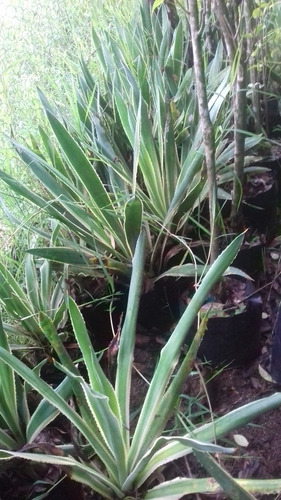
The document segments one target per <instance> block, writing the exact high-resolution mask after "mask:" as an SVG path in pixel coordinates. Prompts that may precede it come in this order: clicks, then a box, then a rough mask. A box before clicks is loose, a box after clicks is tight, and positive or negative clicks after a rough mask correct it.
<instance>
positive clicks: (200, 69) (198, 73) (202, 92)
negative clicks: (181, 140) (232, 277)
mask: <svg viewBox="0 0 281 500" xmlns="http://www.w3.org/2000/svg"><path fill="white" fill-rule="evenodd" d="M187 7H188V11H189V28H190V34H191V42H192V50H193V59H194V74H195V84H196V93H197V101H198V110H199V118H200V124H201V127H202V132H203V144H204V153H205V165H206V171H207V183H208V192H209V212H210V227H211V242H210V258H211V262H213V261H214V260H215V259H216V258H217V256H218V248H219V247H218V234H219V231H218V223H217V181H216V164H215V151H216V147H215V134H214V126H213V123H212V121H211V118H210V114H209V108H208V97H207V88H206V76H205V67H204V58H203V47H202V40H201V33H200V23H199V12H198V2H197V0H187Z"/></svg>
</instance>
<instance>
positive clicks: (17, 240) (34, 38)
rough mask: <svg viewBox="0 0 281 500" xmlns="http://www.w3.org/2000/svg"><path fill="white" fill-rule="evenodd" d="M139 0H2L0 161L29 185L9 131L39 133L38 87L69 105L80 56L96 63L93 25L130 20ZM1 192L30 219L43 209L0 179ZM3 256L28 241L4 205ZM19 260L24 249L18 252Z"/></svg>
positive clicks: (22, 135)
mask: <svg viewBox="0 0 281 500" xmlns="http://www.w3.org/2000/svg"><path fill="white" fill-rule="evenodd" d="M136 4H137V0H127V1H126V2H124V1H123V0H105V1H103V2H100V1H99V0H92V1H91V2H89V1H88V0H59V1H58V0H48V2H46V1H45V0H38V2H33V1H32V0H13V2H12V1H11V0H0V9H1V18H0V162H1V168H4V170H6V172H7V173H9V174H10V175H13V176H14V177H17V179H19V180H21V181H22V182H23V183H24V184H25V185H27V186H29V187H30V186H31V185H33V184H34V182H35V181H34V179H32V178H31V177H30V175H29V174H28V173H27V171H26V168H25V167H24V165H23V164H22V162H20V161H19V159H18V157H17V156H16V154H15V153H14V151H13V150H12V148H11V146H10V143H9V137H10V136H11V135H14V136H15V137H16V139H17V140H18V141H19V142H26V141H28V138H29V136H30V134H33V135H34V136H35V137H36V138H37V136H38V135H37V127H38V125H39V123H42V119H43V115H42V111H41V105H40V102H39V99H38V96H37V87H39V88H40V89H41V90H43V91H44V93H45V94H46V95H47V96H48V98H49V100H50V102H56V104H57V105H58V106H60V107H62V108H64V107H65V106H66V104H67V105H68V107H69V101H71V95H72V88H73V83H74V82H75V81H76V77H77V74H78V71H79V59H80V58H81V56H82V57H83V58H84V59H85V60H86V61H87V63H88V64H89V65H90V66H91V67H92V68H95V54H94V50H93V43H92V36H91V30H92V26H95V28H96V29H98V28H99V27H102V26H108V29H111V28H112V24H113V23H112V20H113V18H114V17H118V18H120V20H121V21H122V22H124V23H126V22H127V21H128V19H129V17H130V16H131V15H132V13H133V9H134V6H135V5H136ZM0 197H1V198H3V199H4V201H5V204H6V205H7V207H8V209H9V210H10V211H12V212H13V214H14V215H16V217H18V218H19V219H20V220H21V222H25V223H26V224H27V225H28V224H29V222H30V221H31V220H32V221H34V220H36V221H39V223H41V222H40V220H41V219H42V217H41V218H40V214H38V213H37V212H36V211H35V209H33V208H32V207H30V206H29V205H27V203H25V202H24V201H23V200H21V199H19V198H18V197H16V196H15V195H14V194H12V193H11V192H9V191H8V190H7V187H6V186H4V184H0ZM0 231H1V237H0V258H2V259H3V258H5V259H6V258H8V259H10V258H11V257H12V254H13V252H12V250H13V248H14V247H16V249H17V253H18V254H19V253H20V254H21V253H22V252H23V251H24V250H25V248H27V247H28V235H27V234H26V230H23V231H22V230H21V229H20V228H19V227H18V228H16V229H15V227H14V226H13V225H12V224H11V223H9V221H8V220H7V219H6V217H3V216H2V213H1V208H0ZM16 258H17V260H18V259H20V260H21V255H20V256H19V255H16Z"/></svg>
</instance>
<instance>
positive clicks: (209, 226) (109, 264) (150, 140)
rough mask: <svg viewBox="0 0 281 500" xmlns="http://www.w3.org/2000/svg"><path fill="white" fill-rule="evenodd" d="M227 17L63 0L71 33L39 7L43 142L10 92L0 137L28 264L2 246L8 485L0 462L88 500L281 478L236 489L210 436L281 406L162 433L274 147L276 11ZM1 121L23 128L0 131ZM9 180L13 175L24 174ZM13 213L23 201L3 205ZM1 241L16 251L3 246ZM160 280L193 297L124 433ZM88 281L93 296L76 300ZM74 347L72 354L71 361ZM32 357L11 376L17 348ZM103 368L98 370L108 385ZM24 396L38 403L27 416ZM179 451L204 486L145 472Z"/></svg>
mask: <svg viewBox="0 0 281 500" xmlns="http://www.w3.org/2000/svg"><path fill="white" fill-rule="evenodd" d="M238 3H239V2H238ZM238 3H235V4H234V5H228V4H225V3H224V2H221V0H215V1H214V2H208V1H202V2H197V1H194V0H187V2H186V5H185V6H181V5H180V3H178V2H173V1H167V2H165V1H155V2H150V1H148V0H146V1H144V2H142V3H141V4H140V6H139V5H138V4H132V8H131V11H132V9H133V7H134V9H135V14H134V16H133V18H131V15H130V16H129V18H130V19H129V20H128V19H127V18H126V16H127V15H128V14H131V12H130V13H129V12H128V6H127V7H126V9H127V10H126V9H124V8H122V10H121V6H120V5H119V4H118V16H117V17H115V16H114V13H115V11H116V7H117V6H116V5H114V6H113V5H111V4H109V6H108V7H107V10H105V11H102V10H101V11H100V13H99V15H100V17H98V19H99V22H97V13H96V12H91V11H88V10H87V8H86V6H85V5H83V3H81V2H79V4H77V5H76V4H75V2H71V3H70V5H69V6H67V7H66V12H67V13H68V18H67V23H68V27H66V24H65V23H61V19H60V13H59V11H57V10H56V8H55V6H54V9H53V11H52V12H53V16H54V19H51V21H52V22H54V23H56V22H58V21H60V26H62V28H63V31H62V32H61V34H60V35H59V34H58V37H61V38H62V40H60V43H59V47H60V51H56V50H55V49H54V54H53V53H52V54H53V55H52V54H51V55H50V57H51V58H52V62H53V60H54V59H53V58H57V59H56V63H55V64H53V63H52V65H49V64H47V65H46V67H45V68H44V72H43V73H40V74H38V73H37V70H36V73H35V68H36V65H37V58H36V52H33V47H34V45H35V44H36V43H37V42H36V40H37V39H36V40H32V46H31V49H32V57H30V58H29V64H34V66H33V72H32V75H33V77H34V80H36V81H35V82H34V85H33V83H32V85H31V88H32V92H31V100H30V106H29V107H31V108H32V110H33V111H32V113H30V114H29V120H30V123H31V122H39V126H38V127H37V126H36V127H34V129H32V130H29V128H28V125H27V122H25V120H26V118H25V114H24V113H25V109H26V106H27V105H26V104H24V105H23V106H22V102H21V99H20V96H19V99H17V96H16V95H15V102H14V103H13V106H14V108H13V112H12V113H10V116H11V119H12V122H11V123H10V124H7V125H11V126H12V137H11V138H10V139H9V144H11V147H12V149H11V151H13V152H12V153H11V151H10V152H9V153H7V152H6V153H5V162H4V165H3V167H2V169H1V170H0V179H1V181H2V182H1V184H2V186H5V187H3V188H2V189H3V190H4V189H5V193H6V194H5V196H3V199H2V206H3V209H4V212H5V214H6V215H8V216H9V218H10V221H12V222H13V224H14V225H15V226H16V227H18V228H23V231H24V232H25V233H24V234H27V232H28V234H29V235H31V236H30V237H26V239H24V245H26V244H27V243H28V246H29V248H28V249H27V251H26V252H24V255H23V254H22V253H21V252H17V249H16V253H17V259H20V266H21V273H20V274H15V273H14V267H13V266H12V265H10V266H9V265H7V260H5V261H4V258H3V262H2V263H0V304H1V307H2V317H3V321H1V323H0V372H1V382H0V447H1V450H0V460H2V461H3V462H2V463H3V464H4V465H5V466H4V467H3V471H4V470H5V468H6V467H7V462H8V467H9V461H11V462H10V463H11V464H13V462H12V460H11V459H12V458H15V457H18V458H24V459H26V460H28V461H31V462H33V463H35V462H38V463H48V464H55V465H57V466H58V467H59V469H60V470H61V471H62V474H64V473H66V474H67V475H69V477H71V478H72V479H74V480H76V481H78V482H80V483H82V484H84V485H86V486H87V487H89V488H90V489H91V490H92V491H94V492H97V493H98V494H99V495H101V498H145V499H149V498H159V499H163V498H170V499H171V498H175V499H176V498H181V497H182V496H183V495H185V494H189V493H197V492H213V491H221V490H223V491H224V492H225V494H226V495H227V496H229V497H231V498H242V499H244V498H245V499H246V498H253V496H252V493H251V492H257V493H275V492H278V491H280V489H281V479H279V478H276V480H274V481H269V480H264V481H256V480H239V479H237V478H232V477H231V476H230V475H229V474H228V473H227V472H226V471H225V470H224V468H223V467H222V466H221V465H220V463H219V461H217V460H216V459H215V458H214V457H213V456H212V455H211V454H221V453H227V454H231V453H233V452H234V448H233V447H225V446H223V445H220V444H218V443H217V440H219V439H220V438H221V437H222V436H224V435H225V434H227V433H228V432H229V431H230V430H232V429H235V428H236V427H238V426H241V425H243V424H245V423H247V422H250V421H251V420H252V419H253V418H254V417H255V416H257V415H260V414H262V413H263V412H265V411H268V410H269V409H273V408H276V407H277V406H279V405H280V404H281V394H280V393H276V394H273V395H272V396H269V397H267V398H265V399H262V400H258V401H254V402H252V403H250V404H247V405H244V406H243V407H241V408H239V409H238V410H234V411H232V412H229V413H227V414H226V415H224V416H222V417H219V418H215V417H214V416H212V418H211V419H210V421H208V422H206V423H205V424H204V425H201V424H200V425H198V426H197V427H196V428H193V426H190V427H189V428H186V427H185V428H177V429H176V431H175V430H174V431H173V432H170V433H168V432H167V429H168V423H169V422H170V419H171V415H173V414H176V413H177V401H178V399H179V396H180V393H181V389H182V385H183V382H184V380H185V379H186V378H187V377H188V376H189V374H190V372H191V371H192V368H193V364H194V361H195V359H196V354H197V351H198V348H199V345H200V342H201V340H202V337H203V335H204V333H205V330H206V327H207V321H208V314H207V315H206V314H205V315H204V314H203V315H202V314H200V309H201V307H202V306H203V305H204V304H205V302H206V300H209V298H208V297H209V294H210V293H213V292H214V290H215V285H216V284H217V282H218V281H219V280H220V279H221V278H222V277H223V276H224V275H225V273H227V274H230V273H233V272H235V273H236V274H238V275H239V276H240V277H243V278H245V273H244V272H243V271H242V270H237V269H236V270H233V268H229V266H230V265H231V263H232V262H233V260H234V259H235V257H236V255H237V253H238V251H239V249H240V247H241V245H242V243H243V242H244V241H245V238H247V236H245V234H244V213H243V203H242V200H243V196H244V187H245V180H246V179H247V175H248V174H253V173H255V174H258V173H263V172H264V170H265V169H264V168H263V167H260V166H257V165H256V164H255V163H256V162H255V160H256V159H257V158H258V157H259V155H260V154H261V152H263V151H266V152H268V151H270V145H271V142H270V141H271V139H270V135H271V134H272V133H273V132H275V130H273V129H272V126H270V124H269V122H268V109H269V103H270V102H271V101H272V100H273V99H274V102H278V99H279V93H280V78H281V73H280V69H279V67H278V66H277V65H276V57H278V49H276V45H277V44H276V41H277V40H279V38H280V33H279V32H278V28H276V26H278V24H277V23H276V21H277V20H278V18H279V17H280V15H281V14H280V7H279V5H278V3H277V4H275V3H274V2H269V3H266V4H264V3H262V2H253V1H251V0H242V2H240V3H239V5H238ZM114 9H115V10H114ZM95 16H96V17H95ZM78 19H80V24H78V23H77V20H78ZM81 19H82V20H83V19H86V22H84V21H81ZM93 19H94V20H95V22H94V23H93V29H92V33H91V38H90V27H89V26H88V24H91V23H89V21H92V20H93ZM125 21H126V22H125ZM42 22H43V21H42ZM46 22H47V21H46ZM48 22H50V20H49V21H48ZM76 23H77V26H76ZM70 27H71V36H70V34H69V28H70ZM87 30H88V31H87ZM85 31H86V36H84V32H85ZM45 32H48V28H47V29H45V28H44V26H43V24H42V30H41V32H40V33H45ZM38 33H39V31H37V32H36V35H37V36H38ZM245 34H246V35H245ZM261 34H262V35H263V37H261ZM88 37H89V38H88ZM90 40H91V41H90ZM39 43H40V40H39ZM27 49H28V47H27V48H26V50H27ZM276 51H277V52H276ZM62 53H63V61H61V57H62ZM17 63H18V59H16V60H15V65H16V64H17ZM53 71H54V73H53ZM16 74H17V72H16V71H15V73H14V75H15V76H16ZM36 74H37V75H38V76H36ZM45 78H46V79H45ZM35 84H36V86H37V87H39V90H38V91H37V92H38V95H39V98H38V101H37V100H36V105H34V102H35V100H34V99H35V97H34V89H35ZM36 99H37V98H36ZM19 101H20V104H19ZM39 101H41V108H40V109H43V111H44V117H41V112H39V111H37V109H38V108H37V102H39ZM5 102H6V103H9V105H11V103H12V101H11V99H10V100H6V101H5ZM7 105H8V104H7ZM14 109H15V110H16V112H17V113H18V114H19V116H20V117H21V120H17V121H15V120H14V118H13V116H14ZM34 113H35V114H34ZM6 115H7V112H5V117H6ZM5 120H6V118H5ZM23 121H24V122H25V123H24V125H23V126H22V125H21V123H23ZM5 123H7V121H5ZM277 125H278V124H277ZM267 154H268V153H267ZM15 155H17V160H15V159H14V156H15ZM18 162H19V163H18ZM14 165H17V166H16V167H14ZM18 165H24V166H25V169H24V174H23V175H22V174H21V173H20V172H21V170H19V167H18ZM21 168H22V167H21ZM9 197H11V198H9ZM11 199H12V200H20V201H18V202H17V203H18V209H16V207H15V205H14V202H13V201H12V202H11ZM9 200H10V201H9ZM227 203H229V204H230V205H229V206H230V208H228V215H227V216H226V217H225V216H224V209H225V207H226V206H227ZM23 207H27V208H26V209H25V208H24V210H27V211H28V218H26V217H22V214H21V212H22V211H23ZM31 214H32V215H31ZM250 236H251V235H250ZM250 236H248V238H250ZM21 238H22V236H21ZM23 238H25V237H23ZM28 240H29V241H28ZM202 240H204V245H206V242H207V253H206V254H205V253H204V251H203V252H202V249H203V250H204V248H205V246H204V245H202ZM14 245H15V246H16V247H18V246H23V243H22V242H21V240H20V239H19V238H17V237H16V238H15V240H14ZM171 279H172V280H174V281H173V283H181V286H182V283H185V284H186V283H187V280H191V282H192V288H193V290H195V293H193V294H191V295H190V298H189V300H188V305H187V307H186V308H185V309H184V311H183V312H182V315H181V317H180V319H179V321H178V322H177V325H176V326H175V328H174V329H173V330H171V331H170V335H169V337H168V338H167V339H166V344H165V346H164V347H163V349H162V350H161V354H160V358H159V361H158V363H157V365H156V366H155V369H154V372H153V376H152V378H151V380H150V381H149V384H148V385H147V391H146V395H145V397H144V401H143V404H142V406H141V408H139V412H138V413H137V415H134V417H135V419H134V420H133V421H132V408H131V400H130V398H131V385H132V377H133V371H134V363H133V357H134V346H135V340H136V328H137V324H138V309H139V305H140V303H141V300H142V297H143V295H145V293H147V292H149V291H151V290H152V289H154V288H156V287H157V286H160V285H161V283H166V282H167V280H171ZM87 280H88V281H87ZM89 280H90V283H91V286H92V288H91V293H89V291H88V290H87V289H86V287H85V286H84V285H83V283H86V282H89ZM159 283H160V285H159ZM188 283H190V281H188ZM121 285H122V287H123V288H122V287H121ZM186 286H187V285H186ZM189 287H190V285H189ZM121 288H122V290H123V295H124V297H123V299H124V300H123V302H122V304H123V309H122V311H121V314H120V318H119V323H118V325H117V326H116V325H114V321H113V319H112V317H113V313H114V310H115V308H116V307H117V306H116V304H117V305H118V304H119V302H118V300H119V296H120V289H121ZM78 289H79V293H78V292H77V290H78ZM124 290H126V291H125V292H124ZM77 297H78V299H79V300H77ZM81 297H82V298H83V300H82V302H81ZM100 303H102V304H105V309H106V313H107V315H108V316H109V317H110V321H111V322H112V330H113V331H112V340H111V342H110V343H108V345H107V346H106V349H105V352H104V353H98V352H96V351H95V349H94V347H93V339H92V338H91V335H90V332H89V329H88V328H87V327H88V325H87V324H85V321H84V317H83V314H82V313H83V307H85V306H87V307H89V306H92V307H93V309H94V308H95V305H96V304H98V305H99V304H100ZM196 318H197V331H196V329H194V328H192V326H193V325H194V322H195V321H196ZM69 339H70V340H71V342H72V343H73V342H75V344H76V345H77V351H78V352H77V351H75V354H74V355H71V353H70V352H69V350H68V348H67V342H69ZM15 342H17V346H15V345H14V343H15ZM27 345H28V356H27V358H28V362H27V363H25V362H23V359H24V358H23V359H20V358H21V357H20V356H19V355H18V351H19V352H20V351H21V350H24V352H26V351H27ZM183 346H185V347H183ZM15 347H16V348H15ZM37 353H39V354H37ZM102 354H103V355H102ZM46 363H47V364H48V363H49V364H51V365H52V366H54V368H55V371H56V372H57V373H59V374H60V382H59V383H58V384H56V385H55V386H54V387H53V386H52V385H50V384H48V383H47V382H46V381H45V380H44V378H43V377H42V376H41V371H42V369H43V368H42V367H43V366H44V365H46ZM105 366H107V367H108V366H109V367H111V368H112V367H113V369H111V370H110V373H109V374H108V373H107V370H106V369H105ZM108 371H109V370H108ZM32 391H36V394H37V396H36V397H37V398H39V400H40V403H39V404H38V405H37V406H36V409H35V410H34V408H33V409H31V407H32V405H31V404H30V401H31V395H32ZM58 415H62V416H63V417H64V419H63V421H64V422H67V421H68V422H70V424H71V428H75V438H74V437H73V435H74V434H73V432H70V433H69V435H68V434H67V438H66V441H65V442H63V443H60V444H53V443H52V445H51V446H50V445H47V444H46V442H45V438H44V431H45V429H46V427H47V426H48V424H50V422H52V421H53V420H54V419H55V418H56V417H57V416H58ZM132 422H133V423H132ZM66 425H67V424H66ZM191 453H193V454H194V456H195V457H196V459H197V460H198V461H199V462H200V463H201V464H202V465H203V467H204V468H205V469H206V471H207V472H208V474H209V475H210V476H211V477H210V478H204V477H202V478H196V479H187V478H184V477H180V478H175V479H170V480H169V479H166V478H165V469H164V472H163V474H162V475H161V474H159V475H157V474H156V475H155V472H156V471H157V470H158V469H159V468H161V467H162V466H163V465H164V464H167V463H170V462H173V461H174V460H176V459H177V458H179V457H183V456H185V455H188V454H191ZM11 467H12V465H11ZM0 474H1V461H0ZM212 478H213V479H215V480H216V482H214V481H213V479H212ZM32 498H34V497H32ZM40 498H42V497H40Z"/></svg>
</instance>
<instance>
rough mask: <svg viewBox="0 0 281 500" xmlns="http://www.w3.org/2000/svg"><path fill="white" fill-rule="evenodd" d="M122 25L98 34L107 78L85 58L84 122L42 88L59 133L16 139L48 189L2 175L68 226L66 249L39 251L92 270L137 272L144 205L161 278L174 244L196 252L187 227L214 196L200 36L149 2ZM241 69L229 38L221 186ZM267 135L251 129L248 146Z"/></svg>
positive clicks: (80, 110) (217, 96) (212, 85)
mask: <svg viewBox="0 0 281 500" xmlns="http://www.w3.org/2000/svg"><path fill="white" fill-rule="evenodd" d="M115 32H117V33H118V36H116V35H114V36H113V35H110V34H107V33H106V31H105V30H104V31H102V32H100V33H97V32H96V31H94V32H93V40H94V43H95V46H96V55H97V57H98V58H99V62H100V68H101V71H102V74H103V78H102V81H98V82H96V81H95V80H94V78H93V76H92V75H91V73H90V71H89V70H88V68H87V66H86V64H85V63H84V62H83V61H82V63H81V67H82V70H81V77H80V79H79V89H78V90H77V93H76V97H75V99H76V102H75V103H72V108H73V107H75V106H76V114H75V119H73V120H71V119H70V116H71V113H68V115H67V117H66V118H64V117H62V116H61V113H60V111H59V110H58V109H55V108H54V107H52V106H51V105H50V103H49V102H48V100H47V99H46V97H45V96H44V95H43V94H42V93H41V92H39V95H40V98H41V102H42V105H43V108H44V110H45V113H46V116H47V119H48V122H49V125H50V127H51V133H50V131H49V130H48V129H45V128H44V129H43V128H41V127H40V134H41V139H42V141H41V142H42V143H43V146H42V145H41V146H39V145H37V144H36V143H34V141H33V147H32V148H28V147H26V146H22V145H19V144H18V143H16V142H15V141H13V142H14V146H15V148H16V150H17V152H18V153H19V155H20V157H21V159H22V160H23V161H24V162H25V164H26V165H27V166H28V168H29V169H30V171H31V172H32V173H33V175H35V176H36V178H37V179H38V180H39V181H40V183H41V184H42V187H43V188H44V196H42V194H40V195H39V194H36V193H35V192H33V191H31V190H29V189H28V188H26V187H24V186H22V185H21V184H20V183H19V182H17V181H16V180H15V179H12V178H11V177H10V176H8V175H7V174H6V173H4V172H0V177H1V178H2V180H4V182H6V183H7V184H8V185H9V186H10V187H11V188H12V189H13V190H14V191H16V192H17V193H18V194H20V195H22V196H24V197H25V198H27V199H28V200H29V201H30V202H31V203H33V204H35V205H36V206H37V207H40V209H42V210H44V211H45V212H47V213H48V214H49V216H50V217H52V218H53V219H56V220H57V221H59V222H60V224H61V227H62V231H61V233H60V235H59V238H60V240H59V241H60V245H59V246H57V247H55V248H53V247H52V248H51V249H50V248H45V249H44V248H40V249H32V250H31V253H32V254H34V255H40V256H43V257H48V258H50V259H52V260H54V261H59V262H63V263H70V264H72V265H75V266H77V265H78V266H81V267H82V268H83V267H84V270H85V269H88V272H91V270H92V271H93V270H96V271H97V272H98V271H99V270H103V271H104V270H108V271H109V272H110V273H112V272H121V273H125V274H126V273H127V274H130V272H131V268H130V262H131V257H132V254H133V251H134V247H135V244H136V238H137V235H138V234H139V231H140V221H141V218H142V212H143V214H144V220H145V221H146V230H147V236H148V237H147V246H148V259H147V266H146V271H147V272H148V273H149V275H151V276H154V275H157V274H159V272H160V271H161V270H163V262H164V255H165V249H166V248H169V245H175V244H177V245H181V246H182V247H183V248H187V251H188V245H187V243H188V239H187V237H188V234H187V231H186V225H187V223H188V220H189V217H190V215H191V214H192V211H193V210H194V208H195V207H196V206H198V204H199V203H200V201H201V200H203V199H204V198H205V197H206V196H207V192H208V190H207V185H206V178H205V174H204V168H203V164H204V151H203V142H202V131H201V128H200V125H199V121H198V112H197V103H196V96H195V93H194V75H193V68H192V67H189V63H188V43H189V39H188V34H187V30H186V29H185V26H184V23H183V22H179V23H178V25H177V27H176V28H175V29H173V28H172V26H171V24H170V21H169V17H168V13H167V10H166V7H165V5H164V6H162V8H161V9H160V11H159V12H158V13H157V15H156V14H155V13H154V14H153V15H151V13H150V10H149V6H148V5H147V4H144V5H143V6H142V10H141V18H140V19H139V20H137V22H134V23H133V24H131V25H130V26H129V27H128V28H122V29H120V27H119V28H118V26H117V27H116V30H115ZM229 71H230V70H229V68H228V67H227V66H226V65H225V63H224V60H223V50H222V46H221V44H218V47H217V51H216V53H215V55H214V57H213V59H212V60H211V62H210V63H209V65H208V67H207V68H206V81H207V87H208V88H207V92H208V101H209V110H210V116H211V119H212V122H213V124H214V128H215V132H216V145H217V150H216V169H217V177H218V182H219V184H222V183H224V182H225V181H226V180H231V179H232V176H233V173H232V169H231V162H232V160H233V157H234V144H233V143H231V141H230V140H229V130H228V129H229V127H230V123H231V109H229V107H228V96H229V92H230V76H229ZM259 140H260V137H258V136H253V135H252V136H249V137H248V138H247V139H246V148H252V147H253V146H254V145H256V144H257V143H258V142H259ZM37 231H38V229H37ZM44 236H46V234H44ZM70 236H71V237H70ZM168 242H169V243H168ZM101 256H102V257H101Z"/></svg>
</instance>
